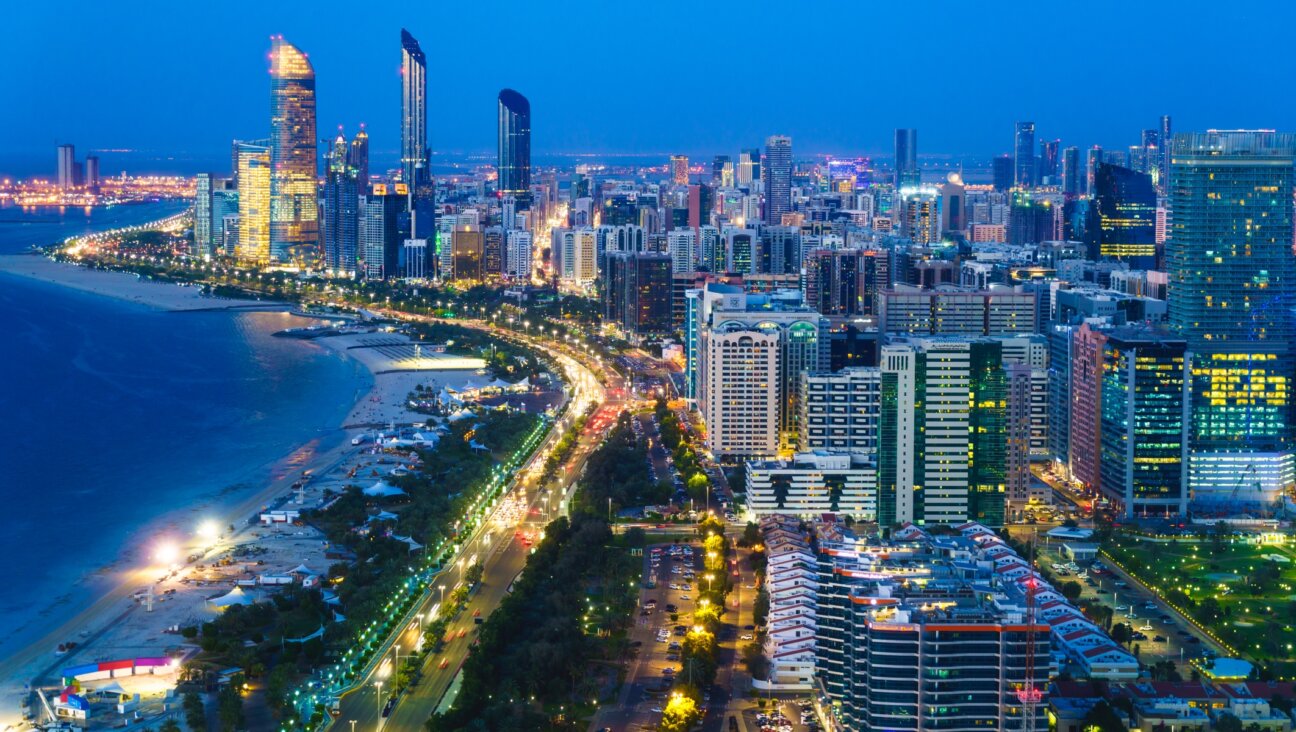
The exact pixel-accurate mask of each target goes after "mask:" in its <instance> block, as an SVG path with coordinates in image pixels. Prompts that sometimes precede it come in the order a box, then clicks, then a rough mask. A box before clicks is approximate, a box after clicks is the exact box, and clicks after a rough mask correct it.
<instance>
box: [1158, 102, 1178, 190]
mask: <svg viewBox="0 0 1296 732" xmlns="http://www.w3.org/2000/svg"><path fill="white" fill-rule="evenodd" d="M1160 133H1161V134H1160V136H1161V160H1160V167H1161V177H1160V178H1159V179H1158V180H1157V183H1158V184H1159V185H1160V188H1161V192H1162V193H1165V192H1166V191H1168V190H1170V148H1171V146H1172V145H1173V144H1174V137H1173V134H1174V131H1173V130H1172V129H1171V126H1170V115H1168V114H1163V115H1161V127H1160Z"/></svg>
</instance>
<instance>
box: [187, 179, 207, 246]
mask: <svg viewBox="0 0 1296 732" xmlns="http://www.w3.org/2000/svg"><path fill="white" fill-rule="evenodd" d="M211 204H212V175H211V173H199V174H198V175H195V176H194V225H193V247H192V248H191V249H190V250H189V253H190V254H192V255H193V256H195V257H206V258H208V259H210V258H211V255H212V254H213V252H212V250H211V243H212V235H211V225H212V216H211Z"/></svg>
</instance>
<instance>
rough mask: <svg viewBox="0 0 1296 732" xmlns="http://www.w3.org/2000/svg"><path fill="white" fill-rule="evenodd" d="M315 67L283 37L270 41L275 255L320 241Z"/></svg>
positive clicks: (280, 256)
mask: <svg viewBox="0 0 1296 732" xmlns="http://www.w3.org/2000/svg"><path fill="white" fill-rule="evenodd" d="M316 155H317V150H316V138H315V70H314V69H313V68H312V67H311V63H310V60H309V59H308V58H306V54H304V53H302V52H301V51H299V50H298V49H297V47H296V46H293V45H292V44H291V43H288V42H287V41H285V40H284V39H283V36H275V37H274V38H273V39H271V42H270V166H271V171H272V172H271V177H270V255H271V257H272V258H274V259H280V260H282V259H285V258H287V257H288V256H289V249H290V248H291V247H296V246H299V245H308V246H311V247H314V246H315V245H317V244H318V243H319V221H318V219H319V203H318V195H317V192H316V177H317V175H318V164H317V161H316Z"/></svg>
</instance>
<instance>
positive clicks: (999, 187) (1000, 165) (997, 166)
mask: <svg viewBox="0 0 1296 732" xmlns="http://www.w3.org/2000/svg"><path fill="white" fill-rule="evenodd" d="M990 166H991V182H992V183H993V184H994V189H995V190H996V191H999V192H1001V193H1002V192H1004V191H1007V190H1008V189H1009V188H1012V187H1013V159H1012V156H1011V155H999V156H997V157H996V158H995V159H994V160H992V161H990Z"/></svg>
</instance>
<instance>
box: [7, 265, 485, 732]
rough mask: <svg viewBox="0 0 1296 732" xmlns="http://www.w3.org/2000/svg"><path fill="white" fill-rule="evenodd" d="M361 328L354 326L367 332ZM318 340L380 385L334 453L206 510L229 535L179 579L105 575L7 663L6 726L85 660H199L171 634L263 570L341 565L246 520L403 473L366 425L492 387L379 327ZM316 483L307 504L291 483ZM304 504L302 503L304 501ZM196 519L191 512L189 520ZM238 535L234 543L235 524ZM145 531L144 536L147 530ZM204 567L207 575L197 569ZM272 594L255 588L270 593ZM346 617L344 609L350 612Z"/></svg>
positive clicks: (314, 538) (314, 541) (164, 303)
mask: <svg viewBox="0 0 1296 732" xmlns="http://www.w3.org/2000/svg"><path fill="white" fill-rule="evenodd" d="M0 272H8V273H11V274H15V275H18V276H22V277H28V278H31V279H37V280H41V281H44V282H49V283H53V284H58V285H62V286H66V287H71V288H74V289H77V290H82V291H86V292H91V293H95V294H98V295H104V296H108V297H113V298H116V299H121V300H129V301H133V302H137V303H140V304H143V305H146V306H149V307H153V308H157V309H162V310H195V309H231V310H233V309H246V308H249V307H254V308H262V309H265V308H271V307H274V308H280V309H284V308H287V307H289V306H288V305H287V304H284V303H278V304H276V303H249V302H248V301H246V300H226V299H222V298H211V297H206V296H204V295H201V294H200V293H199V292H198V291H197V289H196V288H189V287H179V286H175V285H169V284H164V283H157V282H149V281H141V280H139V279H138V278H136V277H134V276H133V275H129V274H124V273H117V272H106V271H101V270H90V269H86V268H83V267H79V266H73V265H69V264H63V263H59V262H55V261H53V260H50V259H46V258H44V257H37V256H31V255H14V256H0ZM361 327H362V326H354V327H353V328H352V329H355V328H361ZM316 341H317V342H318V343H319V344H321V345H323V346H326V347H328V348H330V349H331V350H333V351H335V352H337V353H339V354H341V355H343V356H345V357H348V358H355V359H356V360H358V361H360V362H361V363H362V364H363V365H365V366H366V367H367V368H368V369H369V370H370V371H371V372H372V373H373V375H374V385H373V388H372V389H371V390H370V392H369V393H368V394H366V395H365V396H364V397H363V398H362V399H361V400H360V401H359V402H357V404H356V405H355V407H354V408H353V409H352V411H351V412H350V414H348V415H347V417H346V419H345V420H344V422H343V425H342V426H340V427H339V430H341V431H342V432H343V435H342V439H340V440H339V444H338V445H337V446H336V447H334V448H331V449H328V450H318V449H317V448H316V447H315V446H314V445H313V444H312V445H306V446H303V447H302V448H299V449H298V450H295V451H294V452H293V453H292V454H290V455H287V456H285V457H284V458H283V459H281V460H280V461H278V462H277V463H275V465H274V466H273V468H272V470H271V476H272V477H271V479H270V480H269V481H268V483H267V484H266V486H265V487H264V488H263V489H261V490H260V491H257V492H256V493H255V494H254V495H250V496H247V497H246V498H244V499H243V500H242V501H240V502H239V503H238V504H237V505H229V506H225V507H216V508H213V509H209V510H208V511H207V515H209V516H212V518H213V519H214V520H215V521H216V522H217V523H218V525H219V526H221V527H222V531H224V532H225V533H226V534H227V535H226V536H223V537H222V538H221V539H220V540H219V542H218V543H217V544H216V545H215V547H207V548H202V547H199V546H198V540H197V539H195V540H194V544H193V545H191V546H188V547H183V548H182V551H181V554H182V555H183V556H188V555H189V554H190V553H199V554H201V557H200V558H199V559H198V560H196V561H194V562H192V563H188V562H186V563H184V564H183V565H182V566H179V567H177V568H176V569H175V570H174V571H172V570H171V569H170V568H164V567H161V566H154V567H150V568H143V569H141V568H138V567H131V568H122V567H116V566H109V567H107V568H105V570H103V572H102V581H100V582H99V583H98V584H97V586H98V587H99V588H101V589H102V595H101V596H100V597H99V598H98V599H97V600H96V601H95V602H94V603H93V604H91V605H90V606H89V607H87V608H86V609H85V610H83V611H81V612H80V613H78V614H77V615H76V616H74V617H72V618H70V619H69V620H68V621H66V622H65V623H63V624H62V625H61V626H59V627H58V628H57V629H56V630H54V631H52V632H50V633H48V634H47V635H45V636H44V637H42V638H39V639H33V642H32V643H31V644H29V645H28V646H27V647H26V648H25V649H23V650H22V651H20V652H18V653H16V654H14V655H12V656H10V657H8V658H5V659H3V660H2V661H0V729H3V728H4V726H5V725H17V724H20V723H21V719H22V717H21V716H20V715H21V712H22V710H21V708H20V703H21V701H22V700H24V699H26V698H27V696H28V691H27V685H28V684H30V683H33V682H39V683H42V684H51V683H57V674H58V671H59V669H61V668H63V667H66V666H70V665H76V664H81V663H89V662H93V661H98V660H109V659H115V658H123V657H132V656H159V655H163V654H174V653H190V652H193V651H194V647H193V646H192V645H189V644H186V643H185V641H184V639H183V638H182V637H181V636H180V635H179V634H177V633H175V632H174V630H172V629H173V628H175V627H177V626H179V627H184V626H187V625H194V624H196V623H199V622H202V621H203V620H205V619H209V618H210V617H212V615H213V613H214V612H215V611H214V610H213V609H212V608H211V607H210V606H209V605H208V604H207V600H208V599H209V598H211V597H215V596H218V595H221V594H224V593H225V592H228V591H229V590H230V589H232V588H233V587H234V585H235V582H236V581H237V580H239V579H243V580H247V579H249V578H255V577H256V576H257V575H260V574H266V573H276V572H286V571H287V570H290V569H292V568H294V567H297V566H298V565H301V564H305V565H306V566H307V567H308V568H310V569H312V570H315V571H319V572H324V571H326V570H327V568H328V566H329V564H331V563H332V561H333V560H329V559H326V558H325V556H324V547H325V544H324V541H323V537H322V536H321V535H320V534H319V533H318V532H316V531H315V530H314V529H311V528H309V527H300V526H292V525H277V526H274V527H263V526H260V525H253V526H249V525H247V520H248V518H249V517H252V516H255V515H257V514H259V513H260V512H261V511H262V510H264V509H265V508H267V507H269V506H271V505H272V504H275V503H277V502H278V500H279V499H283V498H285V497H286V498H287V499H288V502H287V503H284V504H283V505H282V506H280V508H281V509H286V510H291V509H295V508H300V507H310V506H314V505H316V504H318V503H319V502H320V500H321V497H322V494H323V491H324V490H325V489H332V490H334V491H336V490H339V489H340V488H342V487H343V486H345V485H347V484H348V483H353V482H354V483H357V484H361V483H363V481H366V480H368V481H369V482H372V481H373V480H374V479H375V476H381V475H385V474H387V472H389V471H390V470H391V469H392V468H394V467H395V466H396V462H395V460H394V459H393V458H392V457H390V456H386V455H381V454H374V453H373V452H372V451H371V450H369V449H368V448H367V447H362V446H352V445H351V438H352V437H355V436H358V435H361V434H363V432H364V430H365V429H366V428H369V427H376V426H385V425H387V424H389V423H392V422H395V423H396V424H397V425H402V424H404V425H408V424H411V423H415V422H423V421H426V420H427V416H426V415H422V414H419V413H416V412H413V411H411V410H410V409H409V405H408V403H407V396H408V395H409V394H410V393H411V392H412V391H414V389H415V387H416V386H417V385H423V386H424V387H426V388H428V389H432V390H433V393H435V392H436V391H439V390H440V389H441V387H442V386H446V385H451V386H455V385H459V384H462V383H464V382H465V381H468V380H470V379H472V380H475V381H477V382H479V383H480V382H483V381H485V380H487V379H488V377H486V376H485V375H484V374H482V373H480V372H479V369H481V367H482V366H483V363H482V362H481V361H480V360H477V359H464V358H461V357H457V356H447V355H444V354H436V353H432V352H430V350H431V349H430V348H426V347H425V346H424V345H423V344H420V345H418V347H417V348H416V347H415V344H413V343H412V342H411V341H410V340H409V339H408V338H406V337H405V336H403V335H400V334H395V333H387V332H382V331H377V330H372V329H370V330H368V331H367V332H353V333H348V334H347V335H341V336H330V337H324V338H319V339H316ZM304 475H308V479H307V480H306V481H305V485H304V487H303V488H302V490H301V495H300V496H299V495H298V491H296V490H294V488H293V484H294V483H295V482H297V481H299V480H301V479H302V478H303V476H304ZM299 497H300V498H301V499H302V502H301V503H297V502H296V501H297V499H298V498H299ZM180 513H182V514H184V518H183V519H180V520H186V521H191V522H192V520H193V518H194V517H192V516H189V512H180ZM177 520H178V517H177V516H176V515H171V516H167V517H162V518H160V519H158V520H157V522H156V523H158V524H163V523H167V522H175V521H177ZM231 524H232V525H234V526H235V527H237V528H236V531H235V532H233V533H232V534H230V533H229V532H228V529H227V528H226V527H228V526H229V525H231ZM144 528H145V527H141V529H144ZM237 545H254V546H256V547H258V551H263V552H264V553H263V554H259V555H258V556H256V557H255V558H254V560H253V562H255V561H256V560H264V561H265V564H264V565H257V564H255V563H253V564H251V565H249V564H247V563H246V562H237V561H236V562H234V563H233V564H231V565H230V566H228V567H223V568H219V569H214V568H212V567H211V564H212V559H213V558H215V557H217V556H221V555H223V554H225V553H226V552H228V551H229V549H230V547H232V546H237ZM198 565H203V567H204V569H203V570H198V569H197V567H198ZM150 584H153V586H154V588H155V589H154V593H155V597H158V598H160V600H159V601H156V602H155V603H154V609H153V611H152V612H146V611H145V608H144V604H143V600H142V597H143V590H144V588H146V587H148V586H149V585H150ZM264 592H266V591H264V590H255V589H254V590H252V593H253V595H254V596H261V595H263V594H264ZM342 612H345V608H343V609H342ZM68 641H74V642H76V643H77V648H76V649H75V650H74V651H72V652H69V653H63V654H57V653H56V652H55V650H56V648H57V646H58V645H59V644H60V643H65V642H68Z"/></svg>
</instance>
